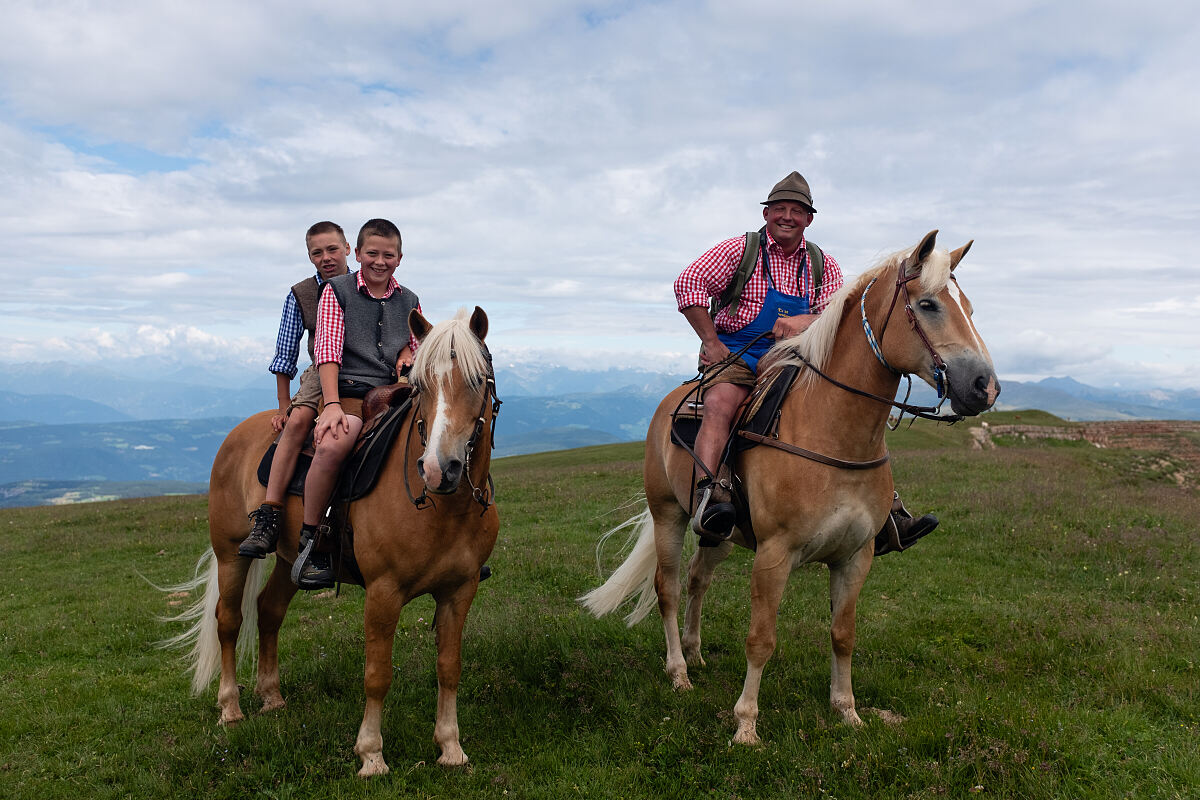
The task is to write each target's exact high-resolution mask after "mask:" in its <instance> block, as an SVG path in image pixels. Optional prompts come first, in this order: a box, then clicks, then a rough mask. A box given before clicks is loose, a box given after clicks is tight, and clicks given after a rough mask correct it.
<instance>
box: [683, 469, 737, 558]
mask: <svg viewBox="0 0 1200 800" xmlns="http://www.w3.org/2000/svg"><path fill="white" fill-rule="evenodd" d="M732 501H733V497H732V495H731V494H730V492H729V489H728V488H727V487H726V486H724V485H723V484H722V483H721V482H719V481H718V482H717V483H713V482H712V479H711V478H701V479H700V480H698V481H696V490H695V492H694V493H693V495H692V507H693V508H694V509H695V513H694V514H693V516H692V530H694V531H696V535H697V536H699V537H700V538H701V539H708V540H711V541H717V542H723V541H725V540H726V539H728V538H729V536H730V534H732V533H733V526H734V524H735V523H736V522H737V511H736V510H735V509H734V507H733V502H732Z"/></svg>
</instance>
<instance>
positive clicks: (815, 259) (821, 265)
mask: <svg viewBox="0 0 1200 800" xmlns="http://www.w3.org/2000/svg"><path fill="white" fill-rule="evenodd" d="M804 246H805V247H806V248H807V249H808V266H809V269H811V270H812V276H813V296H812V298H811V300H812V301H815V300H816V299H817V294H818V293H819V292H820V291H821V281H822V280H824V278H825V254H824V253H822V252H821V248H819V247H817V243H816V242H814V241H812V240H811V239H805V240H804Z"/></svg>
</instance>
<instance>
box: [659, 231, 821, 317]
mask: <svg viewBox="0 0 1200 800" xmlns="http://www.w3.org/2000/svg"><path fill="white" fill-rule="evenodd" d="M764 235H765V236H766V237H767V254H768V255H769V257H770V260H771V278H772V280H773V281H774V282H775V290H776V291H778V292H783V293H784V294H790V295H793V296H795V297H808V298H809V305H810V306H811V309H812V313H814V314H820V313H821V312H822V311H824V310H825V306H827V305H829V298H830V297H831V296H833V293H834V292H836V291H837V290H838V289H840V288H842V268H841V267H839V266H838V263H837V261H835V260H834V258H833V256H831V255H829V254H828V253H825V270H824V272H823V274H822V278H821V286H820V287H819V289H818V290H817V292H816V296H815V297H814V295H813V276H812V270H810V269H807V268H806V267H807V264H808V250H807V248H806V247H805V244H806V242H805V241H804V239H803V238H801V240H800V246H799V247H797V248H796V250H795V252H793V253H792V254H791V255H790V256H789V255H785V254H784V252H783V248H782V247H781V246H780V245H779V244H777V243H776V242H775V240H774V239H773V238H772V237H771V234H770V233H766V234H764ZM745 249H746V237H745V235H742V236H735V237H733V238H732V239H726V240H725V241H723V242H721V243H720V244H718V245H717V246H716V247H714V248H712V249H711V250H709V251H708V252H707V253H705V254H704V255H702V256H700V257H699V258H697V259H696V260H695V261H693V262H692V264H691V265H690V266H689V267H688V268H687V269H685V270H684V271H683V272H682V273H681V274H680V275H679V277H678V278H676V279H675V299H676V300H677V301H678V302H679V310H680V311H683V310H684V309H685V308H688V307H690V306H703V307H707V306H708V303H709V300H711V299H712V298H715V297H720V296H721V292H723V291H725V287H727V286H728V285H729V281H730V280H731V279H732V278H733V274H734V273H735V272H737V268H738V265H739V264H741V263H742V253H743V252H744V251H745ZM801 276H803V277H801ZM766 297H767V276H766V274H765V273H764V272H763V268H762V254H761V253H759V256H758V260H757V262H756V263H755V265H754V272H753V274H751V276H750V280H748V281H746V287H745V288H744V289H743V290H742V299H741V301H740V302H739V303H738V313H737V316H736V317H734V316H732V315H730V313H729V311H730V309H729V307H726V308H724V309H722V310H721V311H719V312H717V318H716V320H715V321H714V322H715V324H716V328H717V330H718V331H720V332H721V333H732V332H733V331H738V330H741V329H742V328H744V327H746V326H747V325H749V324H750V322H751V321H752V320H753V319H754V318H755V317H757V316H758V312H760V311H762V306H763V301H764V300H765V299H766Z"/></svg>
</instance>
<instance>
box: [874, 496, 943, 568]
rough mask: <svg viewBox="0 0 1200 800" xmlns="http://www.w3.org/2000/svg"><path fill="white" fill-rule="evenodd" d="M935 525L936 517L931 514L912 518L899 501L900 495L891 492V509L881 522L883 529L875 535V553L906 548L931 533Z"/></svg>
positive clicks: (878, 554) (881, 553) (879, 554)
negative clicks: (885, 518) (886, 518)
mask: <svg viewBox="0 0 1200 800" xmlns="http://www.w3.org/2000/svg"><path fill="white" fill-rule="evenodd" d="M937 526H938V518H937V517H935V516H934V515H933V514H925V515H924V516H920V517H917V518H915V519H914V518H913V515H912V514H911V513H909V511H908V509H907V508H905V507H904V503H902V502H900V495H899V494H898V493H896V492H893V493H892V511H891V513H890V514H889V515H888V520H887V522H885V523H883V530H881V531H880V532H879V533H877V534H876V535H875V555H877V556H881V555H884V554H885V553H891V552H897V553H899V552H901V551H903V550H907V549H908V548H910V547H912V546H913V545H914V544H916V543H917V540H918V539H920V538H921V537H922V536H924V535H926V534H928V533H932V532H933V529H934V528H936V527H937Z"/></svg>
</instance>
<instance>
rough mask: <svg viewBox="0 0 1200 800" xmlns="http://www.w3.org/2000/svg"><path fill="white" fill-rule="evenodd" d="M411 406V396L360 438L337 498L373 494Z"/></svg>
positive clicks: (388, 411) (351, 456)
mask: <svg viewBox="0 0 1200 800" xmlns="http://www.w3.org/2000/svg"><path fill="white" fill-rule="evenodd" d="M411 408H412V396H411V395H410V396H409V397H406V398H405V399H404V402H402V403H400V405H397V406H393V407H392V408H390V409H388V410H387V411H386V412H384V414H383V415H382V416H380V417H379V418H378V419H379V421H378V422H377V423H376V424H375V425H374V426H372V427H371V429H370V430H368V431H366V432H364V433H363V434H362V435H361V436H359V438H358V446H357V449H356V450H355V451H354V452H353V453H351V454H350V457H349V458H348V459H346V463H345V465H344V466H343V467H342V477H341V480H340V481H339V483H338V488H337V490H336V491H335V492H334V497H335V498H336V499H337V500H339V501H343V502H349V501H351V500H358V499H359V498H362V497H365V496H367V495H368V494H370V492H371V490H372V489H374V488H375V482H376V481H378V480H379V471H380V470H381V469H382V468H383V462H384V461H385V460H386V459H387V456H388V453H389V452H391V449H392V443H393V442H394V441H395V440H396V436H397V435H398V434H399V432H400V427H401V423H403V422H404V418H405V417H407V416H408V412H409V410H410V409H411Z"/></svg>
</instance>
